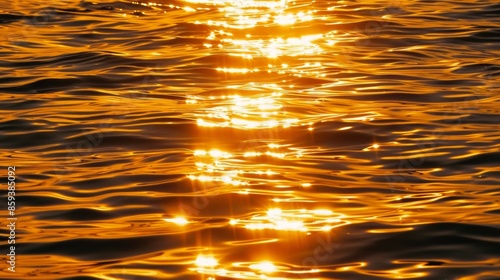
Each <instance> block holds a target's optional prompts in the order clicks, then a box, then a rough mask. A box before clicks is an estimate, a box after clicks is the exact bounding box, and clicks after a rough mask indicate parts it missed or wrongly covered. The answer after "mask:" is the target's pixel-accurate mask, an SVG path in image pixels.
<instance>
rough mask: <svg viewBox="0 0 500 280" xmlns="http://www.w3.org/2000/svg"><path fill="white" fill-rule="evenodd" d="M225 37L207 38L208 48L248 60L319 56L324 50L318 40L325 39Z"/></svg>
mask: <svg viewBox="0 0 500 280" xmlns="http://www.w3.org/2000/svg"><path fill="white" fill-rule="evenodd" d="M224 35H225V36H220V35H219V34H216V33H212V34H210V36H209V37H208V38H207V39H208V40H209V43H206V44H205V46H206V47H208V48H211V47H218V48H224V49H225V50H226V51H227V52H229V55H232V56H240V57H243V58H247V59H252V58H255V57H267V58H278V57H281V56H292V57H293V56H309V55H318V54H321V53H322V52H323V49H322V48H321V47H320V45H319V44H317V43H316V41H317V40H320V39H324V38H325V35H323V34H312V35H302V36H300V37H286V38H282V37H278V38H270V39H252V38H251V37H250V38H245V39H233V38H230V36H228V35H231V34H228V33H225V34H224Z"/></svg>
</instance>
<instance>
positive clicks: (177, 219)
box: [163, 216, 189, 226]
mask: <svg viewBox="0 0 500 280" xmlns="http://www.w3.org/2000/svg"><path fill="white" fill-rule="evenodd" d="M163 220H164V221H166V222H169V223H174V224H177V225H180V226H183V225H187V224H188V223H189V221H188V220H186V218H184V217H180V216H178V217H175V218H171V219H163Z"/></svg>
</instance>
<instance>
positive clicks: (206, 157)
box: [187, 143, 311, 194]
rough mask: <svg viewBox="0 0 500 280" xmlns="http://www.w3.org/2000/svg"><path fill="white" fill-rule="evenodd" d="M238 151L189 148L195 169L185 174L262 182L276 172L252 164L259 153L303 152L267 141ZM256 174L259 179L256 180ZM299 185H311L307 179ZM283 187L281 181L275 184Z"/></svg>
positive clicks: (274, 155)
mask: <svg viewBox="0 0 500 280" xmlns="http://www.w3.org/2000/svg"><path fill="white" fill-rule="evenodd" d="M253 149H254V150H252V151H244V150H242V151H240V152H237V153H233V154H231V153H229V152H226V151H222V150H219V149H211V150H195V151H194V152H193V155H194V159H195V166H196V169H197V172H196V173H194V174H188V175H187V177H188V178H189V179H191V180H193V181H200V182H221V183H224V184H228V185H232V186H246V185H249V184H250V183H258V182H266V179H268V178H269V176H273V175H277V174H278V172H276V171H273V170H272V169H271V166H268V167H267V168H262V167H261V168H256V167H255V166H254V165H252V163H254V162H258V161H259V159H260V158H261V157H268V158H276V159H287V158H288V157H290V159H292V158H298V157H302V156H303V152H302V151H296V150H293V149H291V148H288V145H279V144H275V143H269V144H267V145H263V146H262V147H260V148H259V149H261V151H256V150H255V148H253ZM258 176H261V177H262V179H261V180H259V178H258ZM294 185H300V186H303V187H309V186H311V184H310V183H297V184H294ZM275 187H278V188H279V187H283V185H279V184H278V185H275ZM239 193H245V194H248V190H240V191H239Z"/></svg>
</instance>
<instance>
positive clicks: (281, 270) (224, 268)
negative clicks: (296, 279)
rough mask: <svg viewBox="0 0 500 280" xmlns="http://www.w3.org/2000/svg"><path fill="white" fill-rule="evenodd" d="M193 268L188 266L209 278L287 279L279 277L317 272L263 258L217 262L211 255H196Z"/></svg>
mask: <svg viewBox="0 0 500 280" xmlns="http://www.w3.org/2000/svg"><path fill="white" fill-rule="evenodd" d="M195 265H196V267H195V268H190V270H191V271H196V272H198V273H200V274H203V275H207V276H208V277H209V279H216V278H215V276H220V277H229V278H233V279H276V280H278V279H288V278H284V277H279V276H278V275H283V274H299V273H304V272H309V273H311V272H317V271H318V270H314V271H313V270H310V271H304V270H296V268H293V267H290V266H287V265H284V264H279V265H277V264H275V263H274V262H272V261H268V260H263V261H259V262H233V263H230V264H219V263H218V261H217V260H216V259H215V258H213V257H211V256H210V257H207V256H198V257H197V258H196V261H195Z"/></svg>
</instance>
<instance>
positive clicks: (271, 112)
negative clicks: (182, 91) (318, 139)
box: [186, 92, 299, 129]
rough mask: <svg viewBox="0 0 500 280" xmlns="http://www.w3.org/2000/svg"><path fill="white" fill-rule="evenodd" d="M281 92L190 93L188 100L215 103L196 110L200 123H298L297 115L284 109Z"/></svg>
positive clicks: (259, 125)
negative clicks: (250, 94) (241, 93)
mask: <svg viewBox="0 0 500 280" xmlns="http://www.w3.org/2000/svg"><path fill="white" fill-rule="evenodd" d="M281 95H282V94H281V93H279V92H273V93H271V94H269V95H263V96H262V95H261V96H258V97H244V96H240V95H222V96H218V97H215V96H210V97H209V98H201V97H190V98H189V99H188V100H186V103H188V104H198V103H202V102H203V103H208V104H214V105H215V106H213V107H211V108H209V109H207V110H205V111H204V112H203V113H199V114H197V117H198V119H197V124H198V125H199V126H206V127H233V128H240V129H256V128H275V127H284V128H287V127H290V126H294V125H298V123H299V120H298V119H297V118H293V117H289V116H288V114H287V112H286V111H283V110H282V108H283V105H282V104H281Z"/></svg>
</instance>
